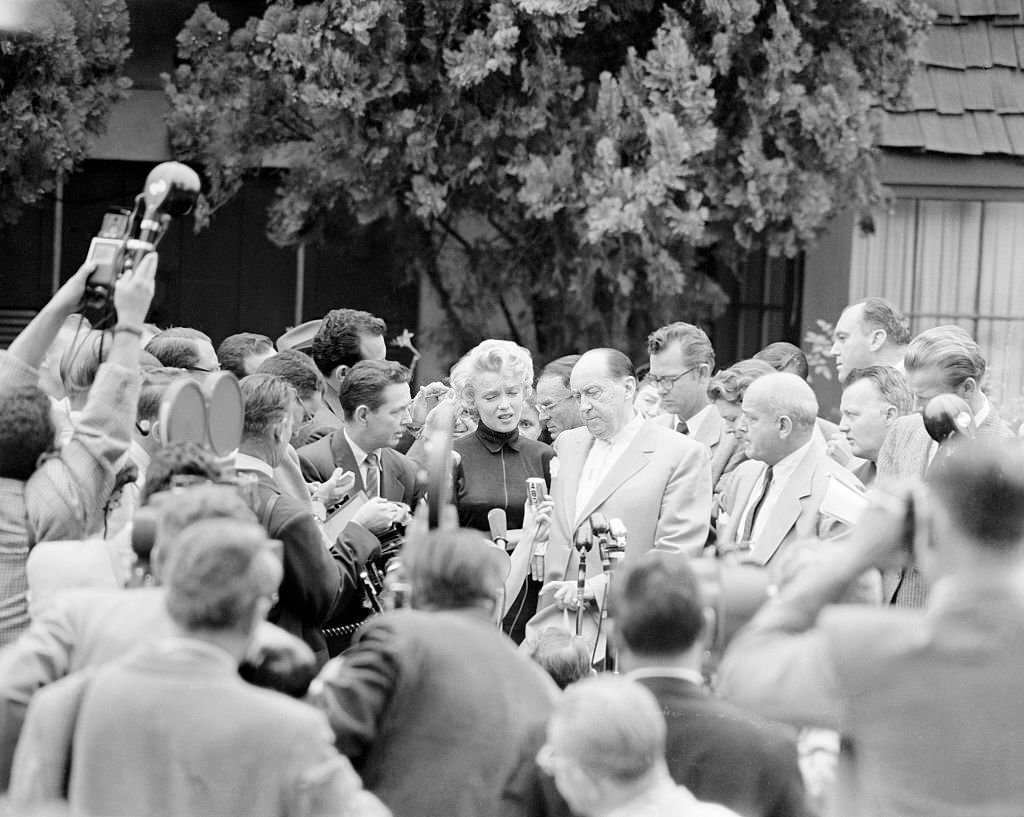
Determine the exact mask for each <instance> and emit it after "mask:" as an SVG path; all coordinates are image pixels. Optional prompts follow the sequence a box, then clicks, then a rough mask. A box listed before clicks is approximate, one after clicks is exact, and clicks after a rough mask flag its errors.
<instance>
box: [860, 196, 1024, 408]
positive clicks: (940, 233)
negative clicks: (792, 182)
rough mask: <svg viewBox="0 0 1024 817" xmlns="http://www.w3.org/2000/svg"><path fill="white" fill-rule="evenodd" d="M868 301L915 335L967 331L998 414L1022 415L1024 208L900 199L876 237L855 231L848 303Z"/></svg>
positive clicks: (878, 224) (879, 221)
mask: <svg viewBox="0 0 1024 817" xmlns="http://www.w3.org/2000/svg"><path fill="white" fill-rule="evenodd" d="M869 295H880V296H882V297H884V298H888V299H889V300H891V301H892V302H893V303H895V304H897V305H898V306H899V307H900V308H901V309H902V310H903V311H904V312H905V313H906V314H907V316H908V318H910V323H911V329H912V330H913V331H914V332H920V331H922V330H924V329H927V328H929V327H932V326H938V325H939V324H944V323H955V324H959V325H960V326H962V327H963V328H964V329H966V330H967V331H968V332H970V333H971V334H972V335H973V336H974V338H975V339H977V341H978V343H979V344H981V348H982V351H983V353H984V354H985V358H986V360H987V361H988V370H989V371H988V377H987V383H985V384H983V385H984V386H985V388H986V391H987V392H988V393H989V396H990V397H991V398H992V400H993V402H994V403H995V404H996V405H997V406H998V407H999V410H1000V413H1001V414H1002V415H1003V416H1005V417H1018V416H1019V415H1021V414H1022V413H1024V394H1022V391H1024V354H1022V352H1024V202H1017V201H980V200H952V199H950V200H944V199H909V198H897V199H895V200H894V201H893V203H892V207H891V209H890V210H889V211H888V212H887V213H881V214H879V215H878V216H876V219H875V233H874V235H863V234H862V233H861V232H860V231H859V230H857V231H855V232H854V237H853V248H852V259H851V265H850V297H851V300H857V299H859V298H864V297H867V296H869Z"/></svg>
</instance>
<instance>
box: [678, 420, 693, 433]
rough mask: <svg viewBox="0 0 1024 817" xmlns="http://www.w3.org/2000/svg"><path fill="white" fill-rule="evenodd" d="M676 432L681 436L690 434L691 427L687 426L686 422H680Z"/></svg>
mask: <svg viewBox="0 0 1024 817" xmlns="http://www.w3.org/2000/svg"><path fill="white" fill-rule="evenodd" d="M676 431H678V432H679V433H680V434H689V433H690V427H689V426H688V425H687V424H686V421H685V420H680V421H679V422H678V423H676Z"/></svg>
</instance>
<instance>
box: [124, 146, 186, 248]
mask: <svg viewBox="0 0 1024 817" xmlns="http://www.w3.org/2000/svg"><path fill="white" fill-rule="evenodd" d="M199 188H200V182H199V174H198V173H196V172H195V171H194V170H193V169H192V168H190V167H188V165H183V164H182V163H181V162H162V163H161V164H158V165H157V166H156V167H154V168H153V169H152V170H151V171H149V175H148V176H146V184H145V185H144V186H143V189H142V201H143V203H144V204H145V208H146V209H145V210H144V211H143V215H142V223H141V225H140V229H139V238H140V239H141V240H142V241H146V242H148V243H150V244H155V243H156V239H157V238H158V237H159V235H160V233H161V231H162V230H163V228H164V224H166V222H167V221H168V220H170V219H172V218H177V217H178V216H183V215H185V214H187V213H188V212H189V211H190V210H191V209H192V207H193V206H194V205H195V203H196V199H197V198H199Z"/></svg>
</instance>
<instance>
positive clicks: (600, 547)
mask: <svg viewBox="0 0 1024 817" xmlns="http://www.w3.org/2000/svg"><path fill="white" fill-rule="evenodd" d="M590 529H591V530H592V531H593V533H594V538H595V539H596V540H597V552H598V554H599V555H600V557H601V569H602V570H604V571H605V572H606V573H607V572H608V571H609V570H611V569H612V563H611V559H610V558H609V555H608V545H610V544H611V530H610V529H609V527H608V520H607V519H606V518H605V515H604V514H603V513H601V512H600V511H594V513H592V514H591V515H590Z"/></svg>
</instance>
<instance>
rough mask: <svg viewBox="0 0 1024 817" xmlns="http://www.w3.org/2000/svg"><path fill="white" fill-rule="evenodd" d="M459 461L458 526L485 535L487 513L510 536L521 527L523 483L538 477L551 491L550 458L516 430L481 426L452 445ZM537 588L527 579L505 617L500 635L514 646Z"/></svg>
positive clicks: (532, 610)
mask: <svg viewBox="0 0 1024 817" xmlns="http://www.w3.org/2000/svg"><path fill="white" fill-rule="evenodd" d="M453 448H454V449H455V450H456V451H457V452H458V453H459V456H460V457H461V460H460V461H459V465H458V467H457V469H456V474H455V503H456V506H457V507H458V510H459V524H460V525H461V526H462V527H464V528H475V529H476V530H481V531H484V532H485V533H486V532H489V527H488V524H487V512H488V511H490V510H491V509H492V508H501V509H502V510H504V511H505V516H506V518H507V519H508V527H509V529H510V530H512V529H516V528H521V527H522V526H523V506H524V505H525V503H526V480H527V478H528V477H541V478H543V480H544V481H545V482H546V483H547V485H548V487H549V488H550V487H551V469H550V465H551V458H552V457H553V456H554V452H553V451H552V450H551V447H550V446H547V445H544V443H539V442H536V441H535V440H528V439H526V438H525V437H520V436H519V430H518V429H516V430H515V431H510V432H500V431H493V430H491V429H490V428H488V427H487V426H485V425H484V424H483V423H481V424H480V425H478V426H477V429H476V431H475V432H474V433H472V434H467V435H466V436H465V437H461V438H460V439H458V440H456V441H455V443H454V444H453ZM540 586H541V583H540V582H535V581H533V580H532V579H527V580H526V582H525V584H524V585H523V589H522V590H521V591H520V593H519V595H518V597H517V598H516V600H515V602H514V603H513V604H512V606H511V607H510V608H509V611H508V613H507V614H506V616H505V621H504V624H503V629H504V630H505V632H506V633H508V634H509V635H510V636H511V637H512V639H513V640H514V641H515V642H516V643H517V644H518V643H520V642H521V641H522V640H523V636H524V633H525V628H526V622H527V621H529V620H530V618H531V617H532V616H533V614H534V613H535V612H536V610H537V594H538V591H539V590H540Z"/></svg>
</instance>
